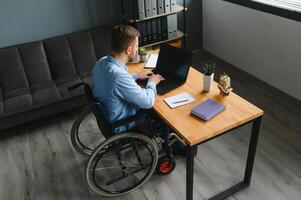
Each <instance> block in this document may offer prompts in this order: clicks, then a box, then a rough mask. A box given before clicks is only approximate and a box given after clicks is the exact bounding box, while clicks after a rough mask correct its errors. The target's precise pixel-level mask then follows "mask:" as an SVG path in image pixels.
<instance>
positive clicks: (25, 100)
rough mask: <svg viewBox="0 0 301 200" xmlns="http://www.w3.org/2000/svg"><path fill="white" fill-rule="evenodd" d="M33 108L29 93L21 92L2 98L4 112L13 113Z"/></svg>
mask: <svg viewBox="0 0 301 200" xmlns="http://www.w3.org/2000/svg"><path fill="white" fill-rule="evenodd" d="M31 108H33V103H32V98H31V95H30V94H22V95H17V96H14V97H10V98H7V99H5V100H4V113H5V114H13V113H19V112H22V111H25V110H29V109H31Z"/></svg>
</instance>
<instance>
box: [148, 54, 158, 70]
mask: <svg viewBox="0 0 301 200" xmlns="http://www.w3.org/2000/svg"><path fill="white" fill-rule="evenodd" d="M157 60H158V54H151V55H150V57H149V58H148V60H147V63H146V65H145V68H156V65H157Z"/></svg>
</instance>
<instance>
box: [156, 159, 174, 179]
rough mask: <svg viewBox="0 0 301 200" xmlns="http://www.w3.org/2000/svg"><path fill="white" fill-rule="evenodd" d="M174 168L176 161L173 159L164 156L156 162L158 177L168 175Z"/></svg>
mask: <svg viewBox="0 0 301 200" xmlns="http://www.w3.org/2000/svg"><path fill="white" fill-rule="evenodd" d="M175 167H176V161H175V160H174V159H173V158H168V157H167V156H164V157H162V158H160V159H159V160H158V163H157V168H156V172H157V174H159V175H167V174H170V173H171V172H172V171H173V170H174V169H175Z"/></svg>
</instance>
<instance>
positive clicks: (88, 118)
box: [71, 108, 106, 157]
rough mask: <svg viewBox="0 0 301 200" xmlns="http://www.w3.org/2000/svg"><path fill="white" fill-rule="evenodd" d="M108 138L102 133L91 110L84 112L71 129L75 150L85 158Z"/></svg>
mask: <svg viewBox="0 0 301 200" xmlns="http://www.w3.org/2000/svg"><path fill="white" fill-rule="evenodd" d="M105 139H106V138H105V137H104V136H103V134H102V133H101V131H100V129H99V127H98V125H97V121H96V118H95V116H94V115H93V113H92V110H91V109H90V108H88V109H85V110H83V111H82V112H81V113H80V114H79V116H78V117H77V118H76V120H75V122H74V123H73V126H72V129H71V143H72V146H73V148H74V149H75V150H76V151H77V152H79V153H80V154H82V155H83V156H86V157H88V156H90V155H91V154H92V152H93V151H94V150H95V148H96V147H97V146H98V145H99V144H100V143H101V142H103V141H104V140H105Z"/></svg>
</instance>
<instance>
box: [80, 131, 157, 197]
mask: <svg viewBox="0 0 301 200" xmlns="http://www.w3.org/2000/svg"><path fill="white" fill-rule="evenodd" d="M157 161H158V150H157V145H156V144H155V142H154V141H153V140H152V139H150V138H149V137H147V136H145V135H142V134H139V133H134V132H126V133H121V134H119V135H114V136H112V137H110V138H108V139H107V140H106V141H104V142H103V143H101V144H100V145H99V146H98V147H97V149H96V150H95V151H94V152H93V154H92V155H91V157H90V158H89V160H88V164H87V166H86V170H85V178H86V181H87V183H88V185H89V187H90V188H91V189H92V190H93V191H94V192H96V193H97V194H99V195H101V196H106V197H113V196H120V195H123V194H126V193H129V192H131V191H133V190H135V189H137V188H138V187H140V186H141V185H143V184H144V183H145V182H146V181H147V180H148V179H149V178H150V177H151V176H152V174H153V172H154V170H155V169H156V166H157Z"/></svg>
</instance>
